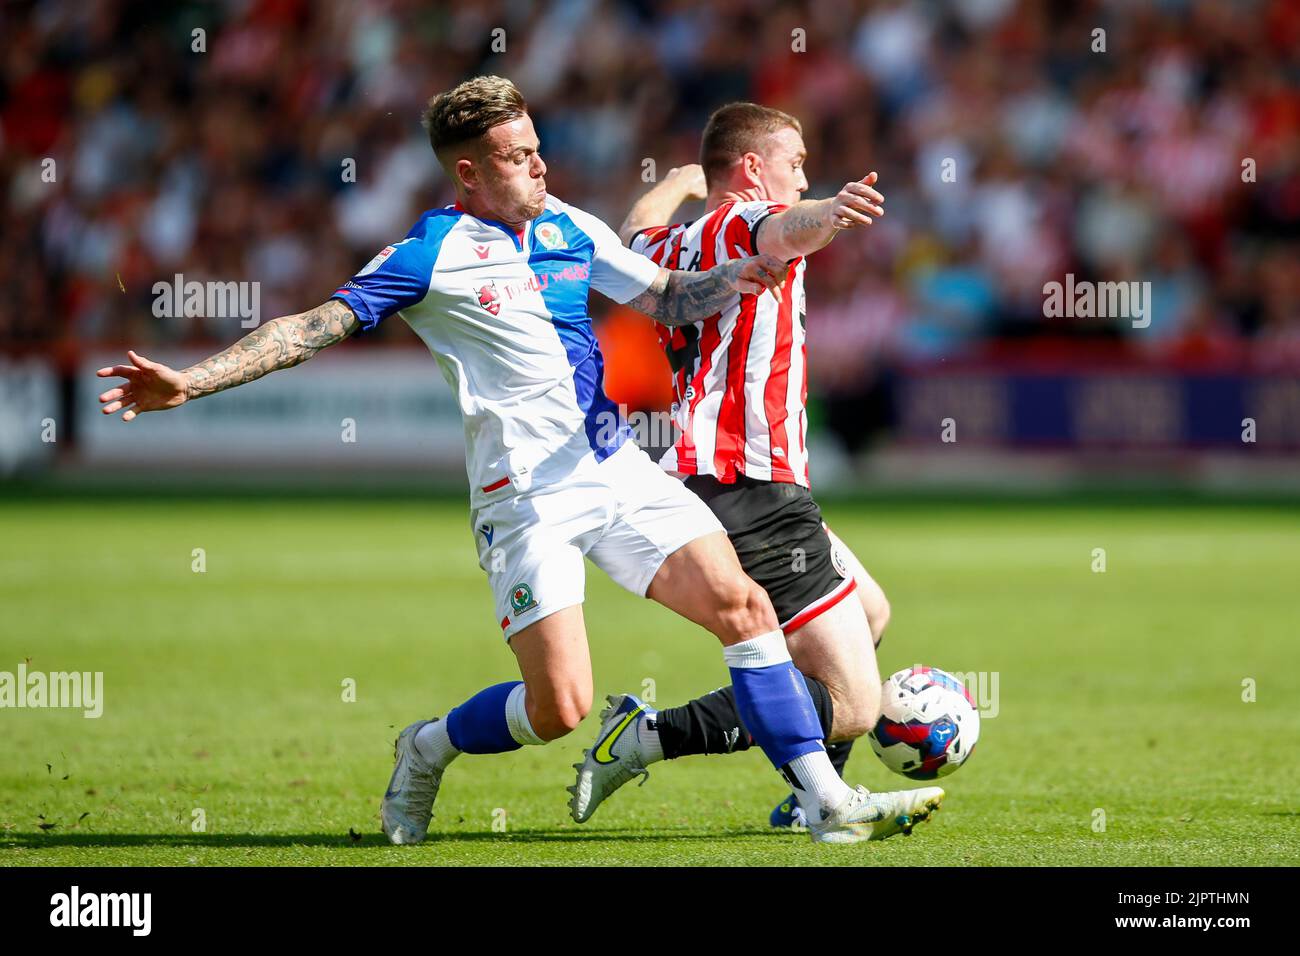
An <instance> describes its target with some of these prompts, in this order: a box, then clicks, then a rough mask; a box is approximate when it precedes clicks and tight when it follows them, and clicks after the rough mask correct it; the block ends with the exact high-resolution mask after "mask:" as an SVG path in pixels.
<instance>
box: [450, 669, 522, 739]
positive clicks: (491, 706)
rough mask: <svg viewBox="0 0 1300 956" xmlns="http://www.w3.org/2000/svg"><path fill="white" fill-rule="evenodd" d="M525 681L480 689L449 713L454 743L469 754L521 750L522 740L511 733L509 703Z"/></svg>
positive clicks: (509, 682)
mask: <svg viewBox="0 0 1300 956" xmlns="http://www.w3.org/2000/svg"><path fill="white" fill-rule="evenodd" d="M516 687H523V682H522V681H517V680H516V681H507V682H506V683H504V684H494V685H493V686H492V687H488V688H486V689H485V690H481V691H479V692H478V693H477V694H475V695H474V696H473V697H471V698H470V699H469V700H467V701H465V703H463V704H461V705H460V706H459V707H456V708H454V709H453V710H452V711H451V713H449V714H448V715H447V736H448V737H450V738H451V743H452V746H454V747H455V748H456V749H457V750H461V751H464V752H465V753H467V754H499V753H505V752H506V751H508V750H518V749H519V747H520V744H519V741H517V740H515V738H514V735H513V734H511V732H510V722H509V720H507V718H506V712H507V704H508V702H509V700H510V695H511V693H512V692H513V691H514V689H515V688H516Z"/></svg>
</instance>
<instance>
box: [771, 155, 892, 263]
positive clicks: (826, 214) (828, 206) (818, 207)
mask: <svg viewBox="0 0 1300 956" xmlns="http://www.w3.org/2000/svg"><path fill="white" fill-rule="evenodd" d="M875 182H876V174H875V173H868V174H867V175H866V176H864V177H863V178H862V179H860V180H859V181H857V182H853V183H846V184H845V186H844V188H843V189H841V190H840V191H839V193H838V194H836V195H834V196H832V197H831V198H830V199H804V200H800V201H799V202H797V203H795V204H794V205H793V206H791V207H790V208H789V209H785V210H783V211H781V212H778V213H773V214H772V215H770V216H768V217H767V218H766V219H764V220H763V221H762V222H761V223H759V225H758V235H757V236H756V237H755V242H756V246H757V249H758V251H759V252H765V253H768V254H770V255H774V256H777V257H778V258H780V259H785V260H789V259H795V258H798V257H799V256H806V255H808V254H810V253H813V252H816V251H817V250H818V249H820V248H821V247H822V246H824V245H826V244H827V243H829V242H830V241H831V240H832V239H834V238H835V234H836V233H837V232H839V231H840V230H841V229H852V228H854V227H855V226H869V225H871V217H872V216H883V215H884V214H885V210H884V207H883V206H881V203H883V202H884V201H885V197H884V196H882V195H881V194H880V193H878V192H877V191H876V190H874V189H872V188H871V187H872V186H873V185H875Z"/></svg>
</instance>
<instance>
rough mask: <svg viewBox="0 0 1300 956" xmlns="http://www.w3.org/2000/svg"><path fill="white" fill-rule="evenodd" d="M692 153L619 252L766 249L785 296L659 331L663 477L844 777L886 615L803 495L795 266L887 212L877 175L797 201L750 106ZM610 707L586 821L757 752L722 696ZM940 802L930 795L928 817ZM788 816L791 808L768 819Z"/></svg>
mask: <svg viewBox="0 0 1300 956" xmlns="http://www.w3.org/2000/svg"><path fill="white" fill-rule="evenodd" d="M700 154H701V157H700V158H701V165H699V166H689V167H683V168H682V169H680V170H674V171H672V173H670V174H669V175H668V176H667V177H665V179H664V181H663V182H662V183H660V184H659V185H657V186H656V187H655V188H653V189H652V190H651V191H650V192H649V193H647V194H646V195H645V196H644V197H642V198H641V199H640V200H639V201H638V202H637V203H636V205H635V206H633V208H632V210H631V212H630V213H629V214H628V217H627V220H626V221H625V222H624V224H623V227H622V229H621V230H620V236H621V238H623V240H624V241H625V242H628V243H629V244H630V246H631V248H632V249H633V250H635V251H639V252H645V253H646V254H647V255H649V256H650V257H651V258H652V259H654V260H655V261H656V262H657V263H659V264H660V265H663V266H666V267H668V268H672V269H678V268H684V269H701V270H708V269H711V268H714V267H715V266H716V265H717V264H718V263H721V262H728V261H735V260H738V259H743V258H744V257H746V256H750V255H755V254H760V253H762V254H770V255H775V256H777V257H778V258H780V259H782V260H783V261H786V262H787V265H786V268H785V275H784V276H783V286H782V293H783V294H782V296H781V298H780V299H779V300H778V299H776V298H774V297H772V296H770V295H751V294H748V293H740V294H737V295H735V296H733V297H732V298H731V300H730V301H729V302H728V303H727V304H726V305H725V306H724V307H723V308H722V309H721V310H720V311H719V313H718V314H715V315H712V316H709V317H708V318H706V319H704V320H702V321H699V322H696V323H693V324H691V325H679V326H675V327H671V328H670V327H666V326H664V325H659V326H658V329H659V338H660V343H661V344H662V345H663V346H664V349H665V351H666V352H667V354H668V360H669V365H670V367H671V370H672V374H673V387H674V393H675V402H674V406H673V411H674V415H675V420H676V424H677V426H678V428H679V436H678V438H677V440H676V441H675V443H674V444H673V446H672V447H671V448H670V449H668V451H667V453H666V454H665V455H664V458H663V460H662V462H661V464H662V466H663V467H664V468H665V469H666V470H668V471H670V472H673V473H674V474H677V475H679V476H682V477H684V478H685V483H686V487H688V488H690V489H691V490H692V491H694V492H695V493H696V494H698V495H699V496H700V497H701V498H702V499H703V500H704V501H705V502H706V503H707V504H708V505H709V507H710V509H711V510H712V511H713V512H714V514H715V515H716V516H717V518H718V519H719V520H720V521H721V522H722V524H723V526H724V527H725V528H726V529H727V532H728V534H729V535H730V537H731V541H732V544H733V545H734V546H735V548H736V552H737V554H738V555H739V558H740V563H741V566H742V567H743V568H744V569H745V572H746V573H747V574H748V575H749V576H750V577H751V578H753V579H754V580H755V581H756V582H757V583H758V584H760V585H761V586H762V587H763V588H764V589H765V590H766V591H767V593H768V596H769V597H770V598H771V600H772V604H773V607H774V608H775V610H776V613H777V618H778V620H779V621H780V624H781V627H782V629H783V630H784V632H785V635H786V642H787V645H788V646H789V648H790V652H791V654H792V655H793V659H794V663H795V665H796V667H797V668H798V669H799V670H800V671H801V672H802V673H803V675H804V679H805V680H806V682H807V686H808V691H809V693H810V695H811V697H812V699H813V701H814V704H815V705H816V707H817V712H818V717H819V719H820V721H821V725H822V729H823V731H824V733H825V737H826V740H827V742H828V750H829V752H830V754H831V760H832V763H833V765H834V766H835V768H836V770H837V771H839V772H841V773H842V772H843V768H844V764H845V762H846V761H847V760H848V756H849V749H850V747H851V746H852V741H853V739H854V738H856V737H858V736H860V735H861V734H863V733H866V732H867V731H868V730H869V729H871V727H873V726H874V725H875V722H876V719H877V717H878V716H879V709H880V686H881V685H880V675H879V671H878V669H877V665H876V655H875V645H876V644H878V643H879V641H880V637H881V635H882V633H883V631H884V627H885V624H886V622H887V620H888V617H889V603H888V601H887V600H886V599H885V595H884V592H883V591H882V590H881V588H880V586H879V585H878V584H877V583H876V582H875V581H874V580H873V579H872V577H871V576H870V575H869V574H868V573H867V571H866V569H865V568H864V567H863V566H862V564H861V562H859V561H858V560H857V558H856V557H854V556H853V555H852V553H851V552H850V551H849V550H848V548H847V547H845V545H844V543H843V542H842V541H840V540H839V539H838V538H837V537H836V536H835V535H834V534H832V533H831V532H830V529H829V528H827V527H826V525H825V523H824V522H823V520H822V514H821V509H820V508H819V507H818V506H817V503H816V502H815V501H814V500H813V498H812V495H811V493H810V490H809V474H808V454H807V448H806V444H805V439H806V430H807V418H806V414H805V408H804V403H805V400H806V397H807V393H808V378H807V363H806V356H805V350H804V291H803V277H804V268H805V261H806V260H805V257H806V256H808V255H810V254H811V253H813V252H815V251H816V250H818V249H820V248H822V247H823V246H825V245H826V244H827V243H829V242H830V241H831V240H832V239H833V238H834V236H835V235H836V233H837V232H838V231H840V230H842V229H852V228H861V227H865V226H868V225H870V224H871V222H872V219H873V217H876V216H881V215H883V214H884V209H883V207H882V206H881V203H883V202H884V197H883V196H882V195H881V194H880V193H879V192H877V191H876V190H875V189H874V188H873V186H874V183H875V179H876V177H875V174H874V173H871V174H869V175H868V176H866V177H864V178H863V179H862V180H861V181H858V182H852V183H848V184H846V185H845V186H844V188H843V189H842V190H841V191H840V192H839V194H838V195H836V196H834V197H832V198H829V199H822V200H802V201H801V200H800V195H801V194H802V193H803V192H804V191H806V190H807V188H808V180H807V178H806V176H805V175H804V171H803V164H804V160H805V158H806V155H807V154H806V150H805V147H804V143H803V137H802V131H801V128H800V125H799V122H798V120H796V119H795V118H794V117H793V116H790V115H789V114H787V113H783V112H781V111H780V110H775V109H771V108H768V107H764V106H759V105H756V104H753V103H732V104H730V105H728V106H724V107H722V108H721V109H719V110H717V111H716V112H715V113H714V114H713V115H712V116H711V117H710V119H709V122H708V125H707V126H706V128H705V131H704V135H703V138H702V141H701V147H700ZM693 199H703V200H705V214H704V216H703V217H702V218H700V219H697V220H695V221H693V222H688V223H682V224H678V225H675V226H668V225H665V223H668V222H671V220H672V216H673V214H674V213H675V212H676V210H677V207H678V206H679V205H680V204H681V203H682V202H685V201H687V200H693ZM609 704H610V706H609V707H608V708H607V709H606V710H605V711H604V712H602V715H601V716H602V718H603V722H602V726H601V729H600V732H599V736H598V737H597V742H596V746H594V747H593V748H592V749H591V750H590V751H587V752H586V753H585V754H584V760H583V762H582V763H580V764H576V765H575V768H576V769H577V770H578V781H577V783H576V784H575V785H574V786H573V787H572V788H570V791H571V793H572V794H573V798H572V800H571V801H570V811H571V813H572V814H573V817H574V819H575V820H578V821H579V822H583V821H585V820H587V819H589V818H590V817H591V815H592V814H593V813H594V812H595V810H596V808H597V807H598V806H599V805H600V802H601V801H602V800H603V799H604V798H605V797H607V796H608V795H609V794H610V793H612V792H613V791H614V790H616V789H617V788H618V787H620V786H622V785H623V784H624V783H626V782H627V781H628V780H630V779H632V777H633V776H638V775H644V774H645V773H646V771H645V767H646V765H647V764H649V763H652V762H654V761H656V760H659V759H672V758H676V757H681V756H686V755H688V754H698V753H732V752H735V751H738V750H745V749H748V747H749V746H751V745H752V743H753V738H752V734H751V733H750V732H749V731H748V729H747V727H746V725H745V722H744V718H743V715H742V714H741V713H740V712H739V710H738V708H737V707H736V696H735V692H734V689H733V688H731V687H724V688H721V689H720V690H717V691H714V692H712V693H710V694H706V695H704V696H702V697H699V698H696V699H695V700H693V701H690V702H689V703H687V704H685V705H683V706H681V707H670V708H664V709H662V710H659V711H655V710H653V709H651V708H650V707H648V706H646V704H645V703H644V702H643V701H641V700H640V699H638V698H637V697H636V696H635V695H632V694H621V695H614V696H611V697H610V698H609ZM941 797H942V791H938V790H937V788H936V795H935V802H934V807H937V805H938V800H939V799H940V798H941ZM934 807H932V808H931V809H933V808H934ZM927 815H928V814H927ZM796 820H799V821H801V822H802V812H801V811H800V809H799V807H798V805H797V803H796V801H795V799H794V795H793V794H792V795H791V797H790V798H789V799H787V800H784V801H782V802H781V803H780V804H779V805H778V806H777V808H776V809H775V810H773V811H772V814H771V817H770V822H771V823H772V825H773V826H789V825H791V823H793V822H795V821H796Z"/></svg>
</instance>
